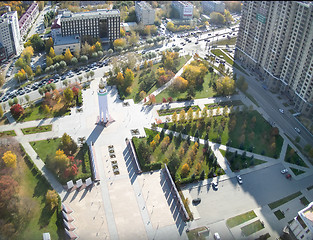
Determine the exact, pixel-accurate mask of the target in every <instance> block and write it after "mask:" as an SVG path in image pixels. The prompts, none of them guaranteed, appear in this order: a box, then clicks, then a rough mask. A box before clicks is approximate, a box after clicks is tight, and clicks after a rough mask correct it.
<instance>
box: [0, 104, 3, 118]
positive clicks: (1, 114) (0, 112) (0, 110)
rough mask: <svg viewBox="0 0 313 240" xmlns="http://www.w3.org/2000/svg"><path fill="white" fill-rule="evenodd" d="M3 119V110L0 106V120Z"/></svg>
mask: <svg viewBox="0 0 313 240" xmlns="http://www.w3.org/2000/svg"><path fill="white" fill-rule="evenodd" d="M2 117H3V108H2V105H0V118H2Z"/></svg>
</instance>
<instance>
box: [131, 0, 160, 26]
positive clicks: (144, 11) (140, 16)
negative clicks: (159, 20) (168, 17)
mask: <svg viewBox="0 0 313 240" xmlns="http://www.w3.org/2000/svg"><path fill="white" fill-rule="evenodd" d="M135 12H136V17H137V22H138V23H142V24H143V25H153V24H154V19H155V11H154V9H153V8H152V7H151V6H150V4H148V3H147V2H145V1H141V2H139V1H136V3H135Z"/></svg>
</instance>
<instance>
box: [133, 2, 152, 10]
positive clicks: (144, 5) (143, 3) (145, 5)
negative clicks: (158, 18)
mask: <svg viewBox="0 0 313 240" xmlns="http://www.w3.org/2000/svg"><path fill="white" fill-rule="evenodd" d="M136 4H138V5H139V6H140V7H141V8H143V9H148V10H151V9H152V7H151V6H150V4H148V3H147V2H145V1H141V2H136Z"/></svg>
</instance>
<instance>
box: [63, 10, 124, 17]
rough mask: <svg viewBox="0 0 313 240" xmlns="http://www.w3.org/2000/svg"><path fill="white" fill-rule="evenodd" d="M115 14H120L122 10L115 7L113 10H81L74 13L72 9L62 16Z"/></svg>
mask: <svg viewBox="0 0 313 240" xmlns="http://www.w3.org/2000/svg"><path fill="white" fill-rule="evenodd" d="M113 14H118V15H119V14H120V11H119V10H118V9H113V10H107V9H97V10H95V11H89V12H79V13H72V12H70V11H66V12H64V13H63V15H62V16H61V18H70V17H72V18H75V17H76V18H77V17H93V16H99V15H113Z"/></svg>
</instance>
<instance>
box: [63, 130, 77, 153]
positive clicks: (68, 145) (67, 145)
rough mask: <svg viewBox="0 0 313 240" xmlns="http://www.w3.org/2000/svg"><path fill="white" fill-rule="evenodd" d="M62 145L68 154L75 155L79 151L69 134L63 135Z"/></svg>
mask: <svg viewBox="0 0 313 240" xmlns="http://www.w3.org/2000/svg"><path fill="white" fill-rule="evenodd" d="M61 143H62V149H63V151H64V152H65V153H66V154H68V155H69V154H74V153H75V152H76V151H77V144H76V143H75V141H74V140H73V139H72V138H71V137H70V136H69V135H68V134H67V133H64V134H63V136H62V138H61Z"/></svg>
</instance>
